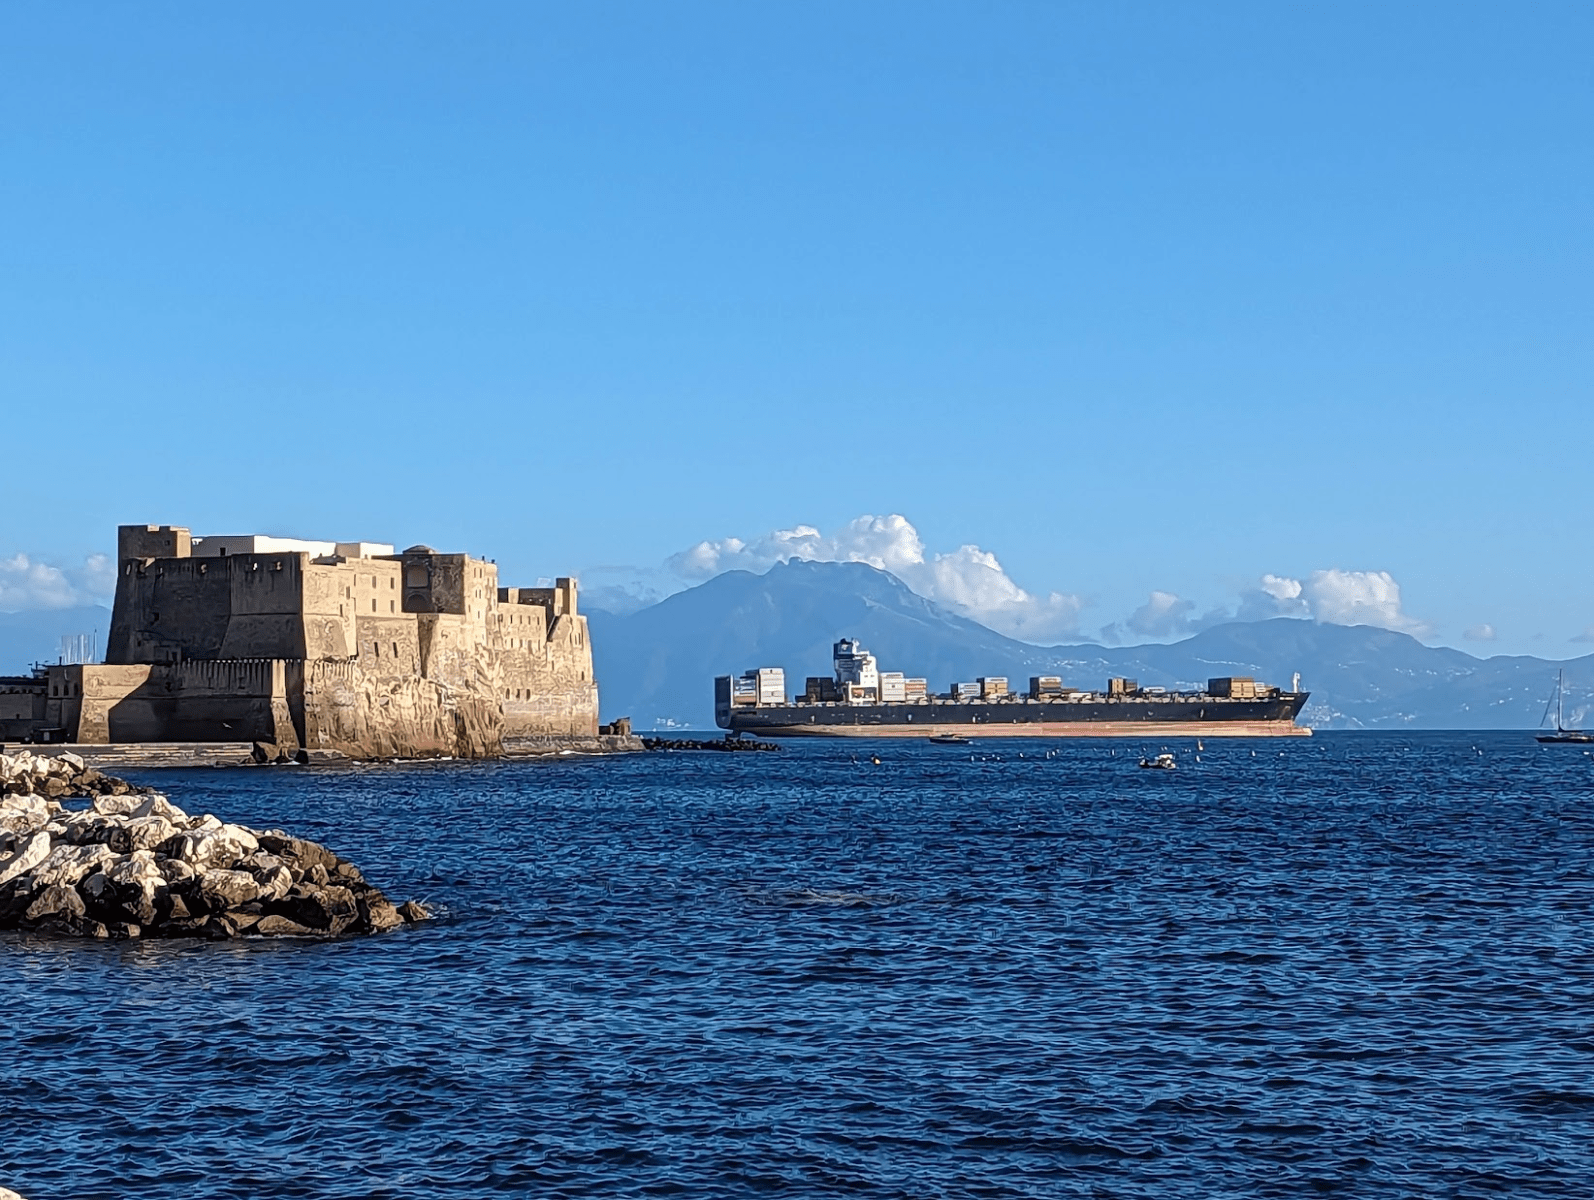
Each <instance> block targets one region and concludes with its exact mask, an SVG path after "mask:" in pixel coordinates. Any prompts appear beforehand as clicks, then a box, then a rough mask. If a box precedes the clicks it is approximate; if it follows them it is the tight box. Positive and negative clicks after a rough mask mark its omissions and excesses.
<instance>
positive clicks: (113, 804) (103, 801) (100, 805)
mask: <svg viewBox="0 0 1594 1200" xmlns="http://www.w3.org/2000/svg"><path fill="white" fill-rule="evenodd" d="M143 801H144V797H142V796H133V795H127V796H96V797H94V804H93V808H94V811H95V812H97V813H104V814H105V815H106V816H108V817H125V816H127V815H128V814H129V813H131V812H132V811H133V810H134V809H136V808H137V807H138V806H139V805H140V804H142V803H143Z"/></svg>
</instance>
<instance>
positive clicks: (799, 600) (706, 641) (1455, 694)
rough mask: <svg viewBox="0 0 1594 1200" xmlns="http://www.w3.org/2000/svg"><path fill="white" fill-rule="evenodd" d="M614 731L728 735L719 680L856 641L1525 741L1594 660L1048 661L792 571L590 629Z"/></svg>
mask: <svg viewBox="0 0 1594 1200" xmlns="http://www.w3.org/2000/svg"><path fill="white" fill-rule="evenodd" d="M588 618H589V621H590V624H591V629H592V648H593V659H594V666H595V668H596V672H597V676H598V684H599V696H600V698H601V702H602V706H603V713H604V719H605V720H611V719H613V718H614V717H615V716H627V715H628V716H630V717H631V718H632V719H633V721H635V723H636V725H637V727H638V728H639V729H651V728H655V727H658V726H660V725H676V726H685V727H688V728H693V729H712V728H713V725H714V705H713V680H714V677H715V676H716V675H725V674H740V673H741V672H742V671H745V670H749V669H750V668H753V667H763V666H778V667H784V668H785V669H786V679H787V690H788V691H797V690H800V687H801V681H802V679H803V678H804V677H806V676H809V675H828V674H829V673H830V648H831V643H832V642H834V641H835V640H836V639H837V638H839V637H843V636H847V637H856V638H858V639H859V640H860V641H862V642H863V644H864V646H865V647H867V648H868V649H869V650H870V651H872V652H873V653H874V654H875V656H876V657H877V658H878V659H879V661H880V663H881V665H882V667H883V668H884V669H886V670H899V671H903V672H905V673H906V674H908V675H923V676H925V677H926V678H927V679H929V680H930V684H931V687H932V689H934V690H937V691H944V690H945V689H946V687H947V685H948V684H950V683H952V682H953V681H954V680H971V679H974V678H976V677H978V676H981V675H1005V676H1007V677H1008V678H1009V679H1010V680H1012V681H1013V684H1014V686H1016V687H1023V686H1025V685H1026V684H1027V682H1028V679H1029V676H1031V675H1061V676H1063V679H1064V682H1065V683H1067V684H1069V685H1070V686H1073V687H1088V688H1100V687H1103V686H1104V685H1105V682H1106V680H1107V678H1108V677H1109V676H1113V675H1126V676H1129V677H1131V678H1134V679H1138V680H1139V681H1140V682H1141V683H1142V684H1147V685H1155V686H1161V687H1191V686H1201V685H1203V684H1205V682H1206V681H1207V679H1208V678H1210V677H1212V676H1214V675H1251V676H1254V677H1256V678H1259V679H1263V680H1266V681H1268V682H1270V683H1275V684H1282V685H1286V686H1287V685H1288V684H1289V682H1290V676H1291V675H1292V674H1293V673H1294V672H1296V671H1299V672H1300V673H1301V686H1302V687H1304V688H1306V689H1308V690H1309V691H1311V692H1312V699H1311V702H1310V703H1309V704H1308V706H1307V709H1306V711H1305V713H1304V714H1303V720H1305V721H1306V723H1308V724H1311V725H1313V726H1315V727H1317V728H1322V729H1381V728H1400V729H1517V728H1522V729H1526V728H1533V727H1535V726H1537V725H1538V723H1539V720H1540V717H1541V716H1542V715H1543V712H1544V704H1545V700H1546V698H1547V697H1548V695H1549V693H1550V690H1551V688H1552V687H1553V686H1554V684H1555V673H1556V670H1557V669H1558V668H1562V667H1564V668H1565V669H1566V672H1567V717H1568V721H1569V723H1576V722H1577V721H1581V720H1584V719H1586V718H1585V717H1584V716H1583V715H1580V714H1582V713H1587V712H1588V711H1589V710H1591V709H1594V688H1591V685H1594V655H1590V656H1588V657H1585V658H1581V659H1576V660H1573V661H1572V662H1568V663H1552V662H1547V661H1545V660H1543V659H1537V658H1527V657H1505V656H1502V657H1497V658H1489V659H1480V658H1474V657H1473V656H1472V655H1470V654H1465V653H1463V652H1462V651H1460V650H1451V649H1447V648H1442V647H1432V646H1424V645H1423V644H1422V643H1421V642H1419V641H1417V640H1416V639H1415V638H1412V637H1409V636H1407V635H1406V634H1403V633H1392V632H1390V631H1389V630H1386V629H1375V628H1372V627H1370V626H1365V625H1356V626H1345V625H1319V624H1316V623H1315V622H1311V621H1303V620H1291V619H1287V618H1277V619H1275V620H1271V621H1257V622H1235V623H1232V624H1227V625H1219V626H1215V627H1213V628H1211V629H1207V630H1204V631H1203V632H1201V633H1199V634H1196V635H1195V636H1194V637H1191V638H1188V639H1186V640H1185V641H1182V642H1176V643H1173V644H1171V645H1144V646H1123V647H1115V646H1097V645H1079V646H1049V647H1043V646H1032V645H1029V644H1028V643H1026V642H1019V641H1015V640H1014V639H1012V638H1007V637H1003V636H1002V635H1001V634H999V633H996V632H994V631H992V630H990V629H987V628H986V627H985V626H983V625H980V624H978V623H977V622H974V621H970V620H968V619H966V618H964V617H959V616H956V615H955V614H953V613H950V612H947V611H946V610H945V609H943V608H940V607H939V606H937V605H936V604H934V603H932V602H931V601H929V600H926V599H924V597H922V596H919V595H917V594H916V593H914V592H912V591H910V590H909V589H908V587H907V585H906V584H904V583H902V581H901V580H899V579H897V578H896V577H895V576H893V575H890V574H888V573H886V572H884V571H879V570H876V569H875V568H873V567H870V566H867V565H865V564H863V563H815V562H795V561H794V562H787V563H784V564H781V565H779V566H776V567H774V568H772V569H771V570H770V571H769V572H768V573H766V574H764V575H753V574H751V573H749V572H746V571H730V572H727V573H726V574H724V575H719V576H716V577H715V578H713V579H711V580H709V581H708V582H707V583H704V584H702V585H701V586H699V587H695V588H692V589H690V590H689V591H685V592H680V593H678V594H677V595H674V596H671V597H669V598H668V599H666V600H663V601H661V602H660V603H658V604H654V605H651V606H649V607H647V608H644V609H641V610H639V611H637V612H633V613H630V614H627V615H624V616H621V615H616V614H613V613H606V612H603V611H593V612H590V613H589V614H588Z"/></svg>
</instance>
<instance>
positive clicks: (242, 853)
mask: <svg viewBox="0 0 1594 1200" xmlns="http://www.w3.org/2000/svg"><path fill="white" fill-rule="evenodd" d="M256 845H257V843H255V840H254V839H253V838H250V839H249V848H248V849H246V848H245V844H244V843H243V842H241V841H239V840H238V839H237V838H235V837H233V836H232V835H231V834H229V833H228V832H227V831H226V828H225V827H221V826H218V827H217V828H216V829H190V830H189V831H188V832H187V833H185V834H183V835H182V837H181V838H179V839H178V841H177V843H176V846H175V847H174V848H173V850H172V852H171V857H172V858H178V859H181V860H182V861H183V862H185V863H188V864H189V865H190V866H193V867H205V868H210V867H231V866H232V864H233V863H235V862H237V861H238V860H239V859H240V858H246V857H248V855H249V854H250V853H251V852H252V850H253V849H254V848H255V846H256Z"/></svg>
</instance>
